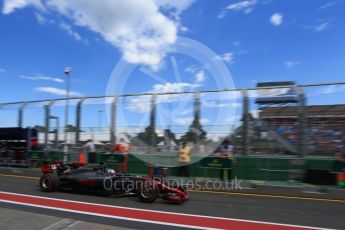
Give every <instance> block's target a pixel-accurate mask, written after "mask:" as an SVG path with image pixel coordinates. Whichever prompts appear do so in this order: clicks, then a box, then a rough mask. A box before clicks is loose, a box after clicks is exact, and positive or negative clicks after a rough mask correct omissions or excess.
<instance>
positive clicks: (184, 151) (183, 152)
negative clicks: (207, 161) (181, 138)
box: [177, 142, 192, 177]
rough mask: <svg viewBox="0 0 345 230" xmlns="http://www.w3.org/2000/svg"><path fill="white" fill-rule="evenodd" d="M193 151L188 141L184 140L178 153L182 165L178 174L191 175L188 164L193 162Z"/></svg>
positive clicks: (178, 159)
mask: <svg viewBox="0 0 345 230" xmlns="http://www.w3.org/2000/svg"><path fill="white" fill-rule="evenodd" d="M191 153H192V149H191V148H190V147H189V146H188V145H187V143H186V142H183V143H182V146H181V148H180V149H179V150H178V154H177V161H178V163H179V165H180V167H179V172H178V175H179V176H181V177H189V169H188V164H189V163H190V162H191V157H190V155H191Z"/></svg>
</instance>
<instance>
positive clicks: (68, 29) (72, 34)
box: [60, 22, 82, 41]
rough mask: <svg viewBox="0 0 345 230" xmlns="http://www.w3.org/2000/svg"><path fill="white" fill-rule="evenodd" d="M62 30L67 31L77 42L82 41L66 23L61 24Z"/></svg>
mask: <svg viewBox="0 0 345 230" xmlns="http://www.w3.org/2000/svg"><path fill="white" fill-rule="evenodd" d="M60 28H61V29H63V30H65V31H66V32H67V33H68V34H69V35H71V36H72V37H73V38H74V39H75V40H77V41H80V40H82V38H81V36H80V35H79V34H78V33H77V32H75V31H74V30H73V29H72V26H71V25H69V24H66V23H64V22H62V23H60Z"/></svg>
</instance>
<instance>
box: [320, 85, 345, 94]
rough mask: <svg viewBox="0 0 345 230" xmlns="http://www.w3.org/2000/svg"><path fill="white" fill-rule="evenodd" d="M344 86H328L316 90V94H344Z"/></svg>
mask: <svg viewBox="0 0 345 230" xmlns="http://www.w3.org/2000/svg"><path fill="white" fill-rule="evenodd" d="M344 93H345V85H330V86H327V87H324V88H322V89H320V90H318V92H317V94H344Z"/></svg>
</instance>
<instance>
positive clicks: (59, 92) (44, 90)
mask: <svg viewBox="0 0 345 230" xmlns="http://www.w3.org/2000/svg"><path fill="white" fill-rule="evenodd" d="M35 90H36V91H37V92H42V93H50V94H54V95H59V96H66V94H67V92H66V90H65V89H59V88H54V87H37V88H35ZM70 96H71V97H80V96H83V94H81V93H79V92H75V91H70Z"/></svg>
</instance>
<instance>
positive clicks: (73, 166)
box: [39, 162, 189, 203]
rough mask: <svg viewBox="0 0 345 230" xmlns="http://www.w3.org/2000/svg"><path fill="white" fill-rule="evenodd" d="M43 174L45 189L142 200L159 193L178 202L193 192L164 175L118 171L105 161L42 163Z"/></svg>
mask: <svg viewBox="0 0 345 230" xmlns="http://www.w3.org/2000/svg"><path fill="white" fill-rule="evenodd" d="M41 171H42V173H43V175H42V176H41V178H40V180H39V185H40V187H41V190H42V191H44V192H53V191H55V190H62V191H79V192H89V193H97V194H101V195H105V196H111V195H114V194H134V195H136V196H137V197H138V199H139V201H142V202H147V203H150V202H153V201H155V200H156V199H157V197H161V198H162V199H163V200H166V201H171V202H175V203H182V202H183V201H185V200H187V199H188V197H189V195H188V194H187V193H186V191H185V189H183V188H182V187H181V186H178V185H177V184H176V185H175V184H174V183H171V181H170V182H168V181H167V180H165V179H162V178H155V179H151V178H148V177H143V176H135V175H126V174H119V173H116V172H115V171H114V170H113V169H110V168H107V167H106V165H105V164H104V163H101V164H81V163H66V164H65V163H63V162H52V163H49V164H44V165H43V166H42V167H41Z"/></svg>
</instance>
